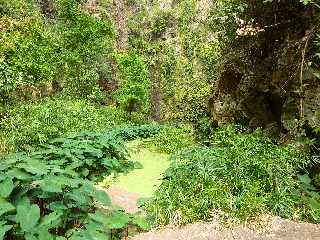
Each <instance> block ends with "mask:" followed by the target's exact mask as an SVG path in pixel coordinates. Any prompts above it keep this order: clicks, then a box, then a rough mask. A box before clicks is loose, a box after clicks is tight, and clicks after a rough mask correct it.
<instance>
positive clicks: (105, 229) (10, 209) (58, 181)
mask: <svg viewBox="0 0 320 240" xmlns="http://www.w3.org/2000/svg"><path fill="white" fill-rule="evenodd" d="M159 130H160V127H159V126H153V125H144V126H139V127H128V128H120V129H115V130H111V131H107V132H106V133H101V134H98V133H94V132H83V133H80V134H77V135H76V136H73V137H69V138H57V139H53V140H51V141H50V142H49V143H47V144H45V145H43V146H42V147H41V148H39V149H38V150H37V151H32V152H30V153H26V152H19V153H15V154H10V155H7V156H4V157H2V158H1V175H0V187H1V188H0V189H1V190H0V210H1V211H0V214H1V231H0V233H1V234H0V237H1V239H3V237H4V236H6V237H7V238H14V239H39V240H40V239H41V240H44V239H48V240H49V239H55V237H54V236H59V237H58V239H74V240H76V239H90V238H97V239H109V236H112V234H115V233H117V232H116V231H114V230H117V229H120V230H121V229H123V228H124V227H125V226H126V225H127V224H129V223H133V224H137V225H138V226H140V227H142V228H143V229H146V228H147V223H146V221H145V220H143V218H141V217H139V216H135V215H129V214H126V213H124V212H122V211H121V210H117V209H116V208H115V207H112V205H111V200H110V198H109V197H108V195H107V194H106V193H105V192H104V191H102V190H98V189H97V188H96V187H95V186H94V185H95V184H96V183H97V182H98V181H99V180H101V179H103V177H104V176H108V175H110V174H111V173H113V174H119V173H126V172H128V171H130V170H133V169H134V167H135V163H134V162H131V161H129V160H128V152H127V148H126V146H125V145H124V143H123V141H124V140H128V139H131V140H132V139H135V138H137V137H143V138H144V137H149V136H151V135H153V134H155V133H157V132H158V131H159ZM137 167H139V166H137ZM119 233H121V231H120V232H119Z"/></svg>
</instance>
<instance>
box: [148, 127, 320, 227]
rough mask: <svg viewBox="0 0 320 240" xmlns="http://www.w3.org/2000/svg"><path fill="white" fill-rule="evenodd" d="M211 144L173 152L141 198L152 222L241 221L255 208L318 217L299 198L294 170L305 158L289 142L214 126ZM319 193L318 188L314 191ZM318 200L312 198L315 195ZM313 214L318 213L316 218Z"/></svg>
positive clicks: (290, 215)
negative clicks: (150, 193) (149, 193)
mask: <svg viewBox="0 0 320 240" xmlns="http://www.w3.org/2000/svg"><path fill="white" fill-rule="evenodd" d="M210 142H211V146H210V147H206V146H201V145H197V146H193V147H192V148H190V149H188V150H185V151H183V152H181V153H180V154H178V155H176V156H175V159H174V160H173V162H172V164H171V167H170V168H169V169H168V170H167V172H166V174H165V176H164V180H163V183H162V185H161V186H160V188H159V189H158V190H157V192H156V193H155V196H154V198H153V199H152V200H151V201H149V202H147V203H146V204H145V208H146V211H147V212H148V214H149V217H150V218H151V219H152V220H153V221H154V222H155V225H164V224H168V223H170V222H171V221H176V219H177V216H179V221H178V222H179V223H180V224H185V223H190V222H195V221H199V220H209V219H210V218H211V217H212V213H213V211H214V212H216V213H219V216H220V218H221V219H228V220H230V219H234V220H236V221H246V220H249V219H250V218H252V217H255V216H257V215H258V214H264V213H272V214H275V215H279V216H281V217H284V218H298V219H308V220H311V221H313V222H317V221H319V216H320V215H319V216H316V215H315V216H311V215H310V211H307V210H306V209H307V208H309V206H308V205H307V204H305V202H303V201H302V200H301V196H302V195H303V194H304V193H303V192H302V191H300V190H299V189H300V185H299V181H297V175H298V173H299V172H300V171H301V170H302V169H304V168H305V167H306V166H307V165H308V164H310V162H309V159H308V158H307V157H306V156H305V155H303V154H302V153H301V152H300V151H298V150H297V149H296V148H295V147H293V146H279V145H277V144H276V143H274V142H272V141H271V140H270V139H268V138H266V137H264V136H263V134H262V133H261V131H256V132H254V133H245V132H244V129H242V128H239V127H227V128H224V129H220V130H218V131H217V132H216V133H215V134H214V135H213V136H212V137H211V138H210ZM317 196H318V197H319V194H318V195H317ZM317 199H318V200H320V197H319V198H315V201H318V200H317ZM317 217H318V218H317Z"/></svg>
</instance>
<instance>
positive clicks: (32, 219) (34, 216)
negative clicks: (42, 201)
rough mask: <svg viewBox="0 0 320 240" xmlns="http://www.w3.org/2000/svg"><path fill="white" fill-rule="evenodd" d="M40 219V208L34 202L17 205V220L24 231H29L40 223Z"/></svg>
mask: <svg viewBox="0 0 320 240" xmlns="http://www.w3.org/2000/svg"><path fill="white" fill-rule="evenodd" d="M39 219H40V208H39V207H38V206H37V205H36V204H33V205H31V206H27V205H19V206H17V217H16V220H17V222H18V223H20V227H21V229H22V231H25V232H29V231H30V230H32V229H33V228H34V227H35V226H36V225H37V223H38V221H39Z"/></svg>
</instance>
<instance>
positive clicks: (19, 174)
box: [7, 168, 32, 180]
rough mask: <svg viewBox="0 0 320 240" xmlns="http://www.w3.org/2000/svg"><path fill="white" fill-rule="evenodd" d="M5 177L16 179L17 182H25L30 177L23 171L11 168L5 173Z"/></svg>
mask: <svg viewBox="0 0 320 240" xmlns="http://www.w3.org/2000/svg"><path fill="white" fill-rule="evenodd" d="M7 176H9V177H11V178H16V179H19V180H27V179H30V178H31V177H32V176H31V175H30V174H29V173H26V172H25V171H23V170H21V169H19V168H13V169H11V170H9V171H8V172H7Z"/></svg>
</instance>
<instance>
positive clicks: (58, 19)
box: [0, 0, 114, 102]
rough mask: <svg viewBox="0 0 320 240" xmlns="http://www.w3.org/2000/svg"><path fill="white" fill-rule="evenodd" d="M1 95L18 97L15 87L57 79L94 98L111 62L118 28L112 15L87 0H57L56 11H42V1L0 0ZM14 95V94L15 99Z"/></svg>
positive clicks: (70, 90) (76, 92)
mask: <svg viewBox="0 0 320 240" xmlns="http://www.w3.org/2000/svg"><path fill="white" fill-rule="evenodd" d="M0 2H1V3H0V5H1V7H0V12H1V16H0V22H1V26H2V31H1V32H0V39H1V40H0V69H1V70H3V69H4V70H3V72H1V74H0V86H1V90H0V101H1V102H7V101H13V100H16V99H15V98H16V94H15V91H16V90H17V89H21V88H22V89H23V88H24V87H25V86H32V87H33V88H40V86H42V85H45V84H47V83H50V82H52V81H57V82H59V84H60V85H61V86H62V88H63V90H64V92H65V93H66V94H69V95H75V96H81V97H85V98H94V97H95V96H96V95H97V94H98V93H101V91H100V89H99V86H98V84H97V82H98V80H100V78H101V76H100V75H99V74H98V71H97V69H98V68H99V70H100V72H103V73H102V74H103V75H104V76H106V78H111V73H110V71H108V70H109V69H107V70H105V69H103V68H102V67H101V66H109V67H110V66H111V58H112V56H111V52H112V47H113V44H112V41H113V35H114V34H113V29H112V23H111V21H110V18H109V17H108V15H107V13H106V12H105V11H102V9H100V5H98V6H97V8H99V17H95V16H93V15H91V14H90V13H89V12H88V11H87V10H86V8H85V7H84V6H83V5H81V4H84V3H83V1H78V0H67V1H66V0H57V1H50V2H51V3H52V14H51V15H52V16H51V17H49V18H52V19H48V16H46V14H43V13H42V6H41V5H42V4H50V3H49V2H47V1H46V2H45V3H44V2H41V1H36V0H30V1H22V0H15V1H3V0H1V1H0ZM12 98H13V99H12Z"/></svg>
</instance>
